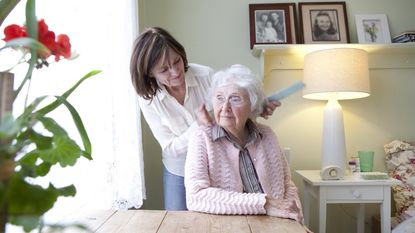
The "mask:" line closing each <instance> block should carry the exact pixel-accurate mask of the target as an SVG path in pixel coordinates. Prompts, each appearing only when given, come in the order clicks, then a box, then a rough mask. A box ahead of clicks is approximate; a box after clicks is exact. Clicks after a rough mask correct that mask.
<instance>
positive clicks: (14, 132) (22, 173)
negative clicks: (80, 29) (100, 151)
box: [0, 0, 100, 232]
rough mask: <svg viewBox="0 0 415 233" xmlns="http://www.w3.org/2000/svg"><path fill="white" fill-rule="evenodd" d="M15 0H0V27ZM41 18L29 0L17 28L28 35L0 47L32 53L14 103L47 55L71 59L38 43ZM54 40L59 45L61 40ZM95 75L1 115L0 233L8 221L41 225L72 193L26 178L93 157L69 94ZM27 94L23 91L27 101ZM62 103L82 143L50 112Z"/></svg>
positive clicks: (26, 227) (69, 188)
mask: <svg viewBox="0 0 415 233" xmlns="http://www.w3.org/2000/svg"><path fill="white" fill-rule="evenodd" d="M18 2H19V1H16V0H1V1H0V7H1V8H0V25H1V24H2V23H3V21H4V19H5V18H6V17H7V15H8V14H9V13H10V12H11V11H12V10H13V8H14V7H15V6H16V5H17V3H18ZM40 21H41V20H40ZM40 21H39V22H38V20H37V19H36V15H35V0H27V1H26V24H25V26H23V27H21V29H22V30H23V31H24V32H25V33H26V34H22V35H20V36H18V37H16V38H9V39H10V40H8V41H7V43H6V45H5V46H4V47H2V48H0V52H1V51H2V50H3V49H6V48H14V49H20V50H22V51H23V52H24V53H25V56H24V57H27V55H30V58H29V59H27V60H26V62H28V63H29V67H28V70H27V73H26V75H25V77H24V79H23V81H22V83H20V84H19V86H18V88H17V89H16V90H15V91H14V96H13V101H14V99H16V97H17V96H18V95H19V94H20V95H21V92H22V88H23V86H25V85H27V83H28V82H30V81H31V78H32V73H33V71H34V70H35V68H42V67H44V65H48V62H47V58H48V57H49V56H50V55H55V56H57V57H55V61H58V60H59V59H60V57H61V56H63V57H64V58H69V57H68V56H67V55H68V53H67V50H65V51H66V52H65V51H63V50H59V48H57V47H53V46H52V47H50V46H51V44H48V43H45V42H42V36H41V35H38V33H39V32H40V31H41V30H42V29H41V28H38V26H39V25H40V26H42V25H41V24H40V23H41V22H40ZM58 37H59V36H58ZM6 38H7V36H6ZM64 39H65V40H64V41H63V43H64V44H61V47H60V49H67V47H65V46H68V44H65V43H66V42H67V43H69V38H64ZM66 39H67V40H66ZM41 42H42V43H41ZM49 42H50V41H49ZM56 43H59V39H58V41H57V42H56ZM52 44H54V43H52ZM45 45H46V46H45ZM54 45H56V46H58V44H54ZM69 48H70V44H69ZM56 49H57V50H56ZM56 51H58V52H56ZM98 73H100V71H97V70H94V71H91V72H89V73H87V74H86V75H85V76H84V77H82V78H81V79H80V80H78V81H77V82H76V83H75V84H74V85H73V86H72V87H71V88H69V89H68V90H67V91H66V92H64V93H63V94H62V95H60V96H54V97H53V98H54V99H55V100H53V101H51V102H49V103H47V102H46V101H47V100H49V99H50V98H47V97H48V96H40V97H37V98H36V99H35V100H34V101H33V102H31V103H26V104H25V108H24V111H23V112H22V113H21V114H18V115H17V116H13V114H12V113H11V112H7V113H6V114H5V115H4V116H2V117H1V116H0V117H1V118H0V119H1V122H0V232H5V226H6V224H7V223H10V224H14V225H19V226H22V227H23V229H24V230H25V231H27V232H28V231H31V230H33V229H36V228H41V227H42V225H43V223H42V216H43V215H44V213H46V212H47V211H48V210H50V209H51V208H52V207H53V205H54V203H55V202H56V200H57V199H58V197H60V196H74V195H75V194H76V189H75V187H74V186H73V185H69V186H66V187H60V188H57V187H54V186H53V185H52V184H49V185H48V187H42V186H40V185H36V184H34V183H33V182H31V181H30V179H32V178H36V177H40V176H45V175H47V174H48V173H49V171H50V168H51V167H52V166H53V165H57V164H59V165H60V166H62V167H65V166H73V165H75V163H76V161H77V160H78V159H79V158H80V157H81V156H83V157H85V158H87V159H92V157H91V152H92V149H91V143H90V140H89V137H88V134H87V132H86V129H85V127H84V125H83V123H82V120H81V117H80V116H79V114H78V112H77V111H76V109H75V108H74V106H72V104H71V103H70V102H69V101H68V97H69V96H70V95H71V94H73V92H74V91H75V90H76V88H77V87H78V86H79V85H81V84H82V82H84V81H85V80H87V79H88V78H90V77H92V76H94V75H96V74H98ZM27 95H28V94H27V93H26V99H27ZM61 106H64V107H66V109H67V110H68V112H69V114H70V115H71V117H72V119H73V122H74V124H75V125H76V128H77V130H78V132H79V134H80V137H81V139H82V147H81V146H79V145H78V144H77V143H76V141H75V140H73V139H72V138H71V137H69V135H68V133H67V132H66V131H65V129H64V128H63V127H61V126H60V125H59V124H58V122H57V121H55V120H54V119H53V118H52V117H50V116H49V115H50V113H51V112H52V111H54V110H55V109H57V108H58V107H61Z"/></svg>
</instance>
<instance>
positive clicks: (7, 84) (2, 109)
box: [0, 72, 14, 120]
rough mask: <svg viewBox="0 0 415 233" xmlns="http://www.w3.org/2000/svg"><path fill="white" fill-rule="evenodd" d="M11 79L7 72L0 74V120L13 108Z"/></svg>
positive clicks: (10, 74) (11, 75)
mask: <svg viewBox="0 0 415 233" xmlns="http://www.w3.org/2000/svg"><path fill="white" fill-rule="evenodd" d="M13 78H14V75H13V74H12V73H9V72H0V120H1V119H3V116H4V114H5V113H6V112H11V111H12V108H13V95H14V93H13Z"/></svg>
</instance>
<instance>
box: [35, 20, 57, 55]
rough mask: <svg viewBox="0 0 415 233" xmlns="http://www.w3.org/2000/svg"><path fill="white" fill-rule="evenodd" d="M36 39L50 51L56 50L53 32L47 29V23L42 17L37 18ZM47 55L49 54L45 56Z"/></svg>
mask: <svg viewBox="0 0 415 233" xmlns="http://www.w3.org/2000/svg"><path fill="white" fill-rule="evenodd" d="M38 40H39V42H40V43H42V44H43V45H44V46H46V48H48V49H49V50H50V51H51V52H52V53H53V51H54V50H56V42H55V33H54V32H52V31H49V29H48V25H47V24H46V23H45V20H44V19H41V20H39V23H38ZM49 56H50V54H48V55H47V56H46V57H45V58H48V57H49Z"/></svg>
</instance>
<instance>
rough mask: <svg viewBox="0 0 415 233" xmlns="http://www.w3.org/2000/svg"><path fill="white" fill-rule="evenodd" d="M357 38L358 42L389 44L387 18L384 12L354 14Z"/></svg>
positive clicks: (389, 36)
mask: <svg viewBox="0 0 415 233" xmlns="http://www.w3.org/2000/svg"><path fill="white" fill-rule="evenodd" d="M355 19H356V28H357V38H358V39H359V43H360V44H379V43H380V44H389V43H391V35H390V32H389V25H388V18H387V17H386V15H385V14H373V15H356V16H355Z"/></svg>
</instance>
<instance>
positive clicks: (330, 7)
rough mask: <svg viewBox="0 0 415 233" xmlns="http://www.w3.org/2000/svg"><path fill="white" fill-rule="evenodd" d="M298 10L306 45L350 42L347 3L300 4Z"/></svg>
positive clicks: (302, 36)
mask: <svg viewBox="0 0 415 233" xmlns="http://www.w3.org/2000/svg"><path fill="white" fill-rule="evenodd" d="M298 8H299V11H300V32H301V39H302V42H303V43H304V44H334V43H349V42H350V38H349V30H348V26H347V25H348V24H347V14H346V3H345V2H300V3H298Z"/></svg>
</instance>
